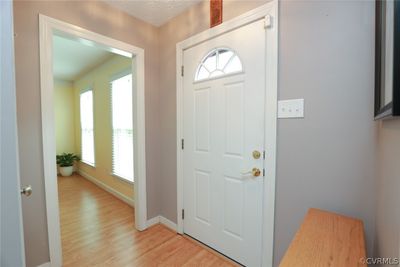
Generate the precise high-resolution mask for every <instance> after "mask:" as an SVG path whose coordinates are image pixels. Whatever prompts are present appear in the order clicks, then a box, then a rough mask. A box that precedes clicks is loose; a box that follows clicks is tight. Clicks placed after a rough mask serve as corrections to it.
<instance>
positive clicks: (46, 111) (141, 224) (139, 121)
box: [39, 14, 147, 267]
mask: <svg viewBox="0 0 400 267" xmlns="http://www.w3.org/2000/svg"><path fill="white" fill-rule="evenodd" d="M54 33H57V35H62V36H65V37H66V38H69V39H74V40H77V41H80V42H85V43H88V42H89V43H90V45H95V46H97V47H102V48H104V49H107V50H109V51H111V52H114V53H117V54H120V55H124V56H132V73H136V76H137V78H136V81H137V82H136V84H135V85H134V86H133V120H134V122H133V127H134V129H135V132H136V135H135V136H134V153H135V155H137V156H136V157H135V162H134V164H135V186H134V199H135V222H136V229H137V230H139V231H142V230H145V229H146V228H147V226H146V220H147V206H146V148H145V102H144V50H143V49H142V48H139V47H135V46H132V45H130V44H127V43H124V42H121V41H118V40H115V39H111V38H109V37H107V36H104V35H100V34H97V33H94V32H91V31H88V30H85V29H83V28H80V27H78V26H75V25H72V24H69V23H66V22H63V21H60V20H56V19H53V18H50V17H47V16H44V15H42V14H40V15H39V35H40V84H41V107H42V136H43V161H44V180H45V191H46V210H47V227H48V236H49V250H50V262H51V266H53V267H61V265H62V251H61V235H60V219H59V209H58V190H57V170H56V167H55V166H56V159H55V151H56V141H55V125H54V99H53V95H54V88H53V68H52V64H53V34H54Z"/></svg>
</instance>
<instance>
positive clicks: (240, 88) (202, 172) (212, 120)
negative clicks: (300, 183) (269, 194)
mask: <svg viewBox="0 0 400 267" xmlns="http://www.w3.org/2000/svg"><path fill="white" fill-rule="evenodd" d="M265 42H266V41H265V29H264V20H259V21H256V22H253V23H251V24H247V25H245V26H242V27H240V28H238V29H235V30H233V31H230V32H227V33H225V34H223V35H220V36H218V37H216V38H213V39H211V40H208V41H206V42H203V43H200V44H198V45H196V46H194V47H191V48H189V49H187V50H185V51H184V54H183V61H184V70H185V73H184V78H183V79H184V82H183V90H184V93H183V94H184V96H183V97H184V104H183V114H184V115H183V137H184V150H183V153H184V154H183V166H184V167H183V179H184V211H185V217H184V232H185V233H186V234H188V235H190V236H192V237H193V238H195V239H197V240H199V241H201V242H203V243H205V244H206V245H208V246H210V247H212V248H214V249H216V250H218V251H219V252H221V253H223V254H225V255H226V256H228V257H230V258H232V259H233V260H235V261H237V262H239V263H241V264H243V265H246V266H260V265H261V251H262V218H263V214H262V202H263V183H264V180H263V179H264V177H263V167H264V166H263V156H262V155H263V150H264V131H265V127H264V111H265V79H266V77H265ZM235 55H236V56H237V57H235ZM253 152H260V156H259V157H257V155H253ZM253 169H254V171H255V172H254V173H253V172H252V170H253ZM257 170H259V173H257Z"/></svg>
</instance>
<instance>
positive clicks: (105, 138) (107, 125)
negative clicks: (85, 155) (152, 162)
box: [73, 55, 133, 200]
mask: <svg viewBox="0 0 400 267" xmlns="http://www.w3.org/2000/svg"><path fill="white" fill-rule="evenodd" d="M131 62H132V61H131V59H130V58H126V57H122V56H118V55H116V56H113V57H112V58H111V59H109V60H107V61H106V62H104V63H103V64H101V65H100V66H98V67H96V68H95V69H93V70H91V71H89V72H88V73H87V74H85V75H83V76H82V77H80V78H78V79H77V80H76V81H74V84H73V85H74V97H75V140H76V142H75V150H76V151H77V152H78V153H79V154H81V153H80V151H81V138H80V113H79V94H80V92H81V91H82V90H86V89H87V88H92V89H93V103H94V108H93V109H94V139H95V140H94V145H95V162H96V163H95V165H96V166H95V167H92V166H89V165H87V164H85V163H82V162H81V163H80V164H79V170H80V171H82V172H84V173H86V174H88V175H90V176H92V177H93V178H95V179H97V180H99V181H100V182H102V183H104V184H106V185H107V186H109V187H111V188H113V189H114V190H116V191H118V192H119V193H121V194H123V195H125V196H126V197H128V198H130V199H132V200H133V185H132V184H129V183H127V182H125V181H122V180H121V179H120V178H117V177H115V176H112V175H111V172H112V157H111V156H112V144H111V99H110V80H111V78H112V77H113V76H114V75H116V74H118V73H121V72H123V71H125V70H127V69H131Z"/></svg>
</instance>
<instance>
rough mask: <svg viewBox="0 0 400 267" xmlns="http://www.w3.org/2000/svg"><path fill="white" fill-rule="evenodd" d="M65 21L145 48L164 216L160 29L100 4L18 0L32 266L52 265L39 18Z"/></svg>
mask: <svg viewBox="0 0 400 267" xmlns="http://www.w3.org/2000/svg"><path fill="white" fill-rule="evenodd" d="M39 13H41V14H44V15H47V16H50V17H53V18H56V19H60V20H63V21H66V22H69V23H72V24H75V25H78V26H81V27H83V28H86V29H88V30H91V31H94V32H97V33H100V34H103V35H107V36H110V37H111V38H114V39H117V40H121V41H124V42H126V43H129V44H133V45H135V46H138V47H142V48H145V98H146V152H147V155H146V156H147V190H148V191H147V208H148V217H149V218H152V217H154V216H156V215H158V214H159V212H160V208H159V203H160V199H159V192H158V189H159V186H158V180H159V177H160V168H159V164H158V162H159V160H158V155H159V144H160V143H159V136H158V134H159V118H158V114H159V110H158V101H159V93H158V88H159V87H158V77H159V74H158V30H157V28H155V27H153V26H151V25H149V24H147V23H144V22H142V21H140V20H137V19H135V18H133V17H131V16H128V15H127V14H126V13H124V12H122V11H118V10H116V9H114V8H111V7H110V6H108V5H106V4H104V3H103V2H99V1H79V2H76V1H16V2H14V23H15V27H14V29H15V32H16V34H17V36H16V38H15V53H16V80H17V115H18V116H17V117H18V130H19V134H18V135H19V136H18V137H19V146H20V150H19V151H20V166H21V183H22V184H31V185H32V186H33V188H34V193H33V195H32V196H31V197H30V198H29V199H24V200H23V215H24V229H25V246H26V260H27V266H28V267H29V266H37V265H40V264H42V263H44V262H48V261H49V250H48V241H47V223H46V208H45V192H44V180H43V157H42V136H41V134H42V131H41V127H42V125H41V115H40V114H41V113H40V84H39V79H40V76H39V34H38V29H39V25H38V14H39Z"/></svg>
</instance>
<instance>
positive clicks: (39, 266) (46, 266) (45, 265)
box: [37, 262, 51, 267]
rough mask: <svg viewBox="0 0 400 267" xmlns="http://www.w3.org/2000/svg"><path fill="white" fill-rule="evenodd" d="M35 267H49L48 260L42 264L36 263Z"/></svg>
mask: <svg viewBox="0 0 400 267" xmlns="http://www.w3.org/2000/svg"><path fill="white" fill-rule="evenodd" d="M37 267H51V264H50V262H45V263H43V264H40V265H38V266H37Z"/></svg>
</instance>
